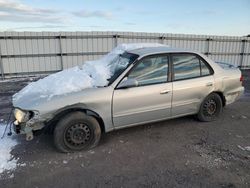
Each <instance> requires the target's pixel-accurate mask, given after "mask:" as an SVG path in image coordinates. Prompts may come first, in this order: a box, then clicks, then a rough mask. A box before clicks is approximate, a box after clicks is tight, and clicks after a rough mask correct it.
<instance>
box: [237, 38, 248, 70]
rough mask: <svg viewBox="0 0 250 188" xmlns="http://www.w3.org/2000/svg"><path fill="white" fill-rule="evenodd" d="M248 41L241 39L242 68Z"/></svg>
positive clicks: (240, 65)
mask: <svg viewBox="0 0 250 188" xmlns="http://www.w3.org/2000/svg"><path fill="white" fill-rule="evenodd" d="M246 41H247V40H246V39H243V40H241V50H240V51H241V52H240V64H239V67H240V68H241V67H242V64H243V59H244V55H245V54H244V53H245V44H246Z"/></svg>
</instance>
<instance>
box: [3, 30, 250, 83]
mask: <svg viewBox="0 0 250 188" xmlns="http://www.w3.org/2000/svg"><path fill="white" fill-rule="evenodd" d="M138 42H150V43H162V44H168V45H170V46H171V47H175V48H185V49H191V50H195V51H199V52H202V53H204V54H206V55H207V56H209V57H210V58H212V59H214V60H216V61H224V62H229V63H231V64H234V65H235V66H240V67H241V68H250V38H247V37H229V36H210V35H182V34H167V33H166V34H165V33H134V32H0V74H1V78H2V79H4V78H9V77H20V76H27V75H28V76H31V75H37V74H49V73H52V72H57V71H60V70H63V69H66V68H69V67H72V66H76V65H80V64H82V63H83V62H84V61H87V60H93V59H97V58H100V57H101V56H102V55H104V54H106V53H108V52H109V51H110V50H111V49H113V48H114V47H115V46H117V45H118V44H120V43H138Z"/></svg>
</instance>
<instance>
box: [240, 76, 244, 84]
mask: <svg viewBox="0 0 250 188" xmlns="http://www.w3.org/2000/svg"><path fill="white" fill-rule="evenodd" d="M243 80H244V78H243V76H242V75H241V76H240V82H241V84H242V82H243Z"/></svg>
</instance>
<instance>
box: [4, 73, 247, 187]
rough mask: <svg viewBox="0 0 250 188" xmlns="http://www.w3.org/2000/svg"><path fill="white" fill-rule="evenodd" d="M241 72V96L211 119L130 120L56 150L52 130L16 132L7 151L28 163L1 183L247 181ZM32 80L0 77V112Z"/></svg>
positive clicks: (183, 184)
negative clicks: (83, 148) (74, 147)
mask: <svg viewBox="0 0 250 188" xmlns="http://www.w3.org/2000/svg"><path fill="white" fill-rule="evenodd" d="M243 74H244V76H245V81H244V86H245V88H246V92H245V94H244V96H243V97H242V98H241V99H240V100H238V101H237V102H236V103H234V104H232V105H229V106H227V107H226V108H225V109H224V111H223V114H222V115H221V116H220V118H219V119H218V120H217V121H215V122H209V123H202V122H198V121H197V120H196V119H195V118H194V117H193V116H188V117H183V118H178V119H174V120H169V121H163V122H159V123H154V124H147V125H143V126H138V127H133V128H127V129H123V130H119V131H115V132H111V133H108V134H105V135H103V137H102V139H101V141H100V144H99V146H97V147H96V148H94V149H92V150H90V151H87V152H78V153H71V154H61V153H58V152H57V151H56V150H55V148H54V146H53V139H52V136H51V135H41V136H39V137H36V138H35V139H34V140H33V141H31V142H26V141H25V139H24V137H23V136H21V135H18V140H19V144H18V145H17V146H16V147H15V148H14V149H13V151H12V154H13V155H14V156H15V157H18V158H19V160H18V162H19V163H20V164H25V165H20V166H19V167H18V168H17V169H16V170H15V171H14V172H13V175H14V177H12V178H8V172H6V173H5V174H2V175H1V179H0V187H4V188H8V187H17V188H19V187H33V188H34V187H60V188H61V187H192V188H193V187H223V188H225V187H228V188H233V187H250V151H248V150H247V149H245V147H247V146H250V124H249V120H250V71H244V72H243ZM30 81H31V80H29V79H28V80H27V79H24V80H21V81H14V82H1V83H0V106H1V107H0V119H6V118H7V115H8V113H9V111H10V110H11V102H10V97H11V95H12V94H13V93H15V92H16V91H18V90H19V89H21V88H22V87H24V86H25V85H26V84H27V83H28V82H30Z"/></svg>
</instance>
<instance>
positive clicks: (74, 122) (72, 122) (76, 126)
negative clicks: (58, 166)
mask: <svg viewBox="0 0 250 188" xmlns="http://www.w3.org/2000/svg"><path fill="white" fill-rule="evenodd" d="M100 138H101V128H100V125H99V123H98V121H97V120H96V119H95V118H94V117H92V116H88V115H86V114H85V113H83V112H72V113H70V114H67V115H66V116H65V117H63V118H62V119H61V120H60V121H59V122H58V123H57V125H56V127H55V130H54V144H55V146H56V148H57V149H58V150H59V151H60V152H63V153H68V152H74V151H80V150H87V149H90V148H93V147H95V146H96V145H97V144H98V142H99V141H100Z"/></svg>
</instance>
